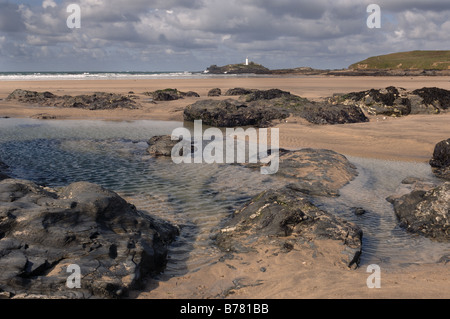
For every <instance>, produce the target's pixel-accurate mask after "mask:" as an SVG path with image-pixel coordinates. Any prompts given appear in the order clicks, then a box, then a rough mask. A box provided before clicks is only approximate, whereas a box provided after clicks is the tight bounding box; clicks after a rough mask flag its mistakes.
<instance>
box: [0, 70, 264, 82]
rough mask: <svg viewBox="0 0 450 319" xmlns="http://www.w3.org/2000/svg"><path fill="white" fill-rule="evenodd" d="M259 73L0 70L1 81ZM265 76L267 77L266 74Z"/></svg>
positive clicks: (227, 76) (189, 77)
mask: <svg viewBox="0 0 450 319" xmlns="http://www.w3.org/2000/svg"><path fill="white" fill-rule="evenodd" d="M263 76H264V75H257V74H209V73H207V71H180V72H133V71H121V72H0V81H46V80H47V81H55V80H56V81H59V80H115V79H116V80H147V79H148V80H149V79H204V78H233V77H240V78H242V77H244V78H250V77H263ZM264 77H267V75H265V76H264Z"/></svg>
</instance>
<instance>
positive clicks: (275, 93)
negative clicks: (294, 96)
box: [243, 89, 291, 102]
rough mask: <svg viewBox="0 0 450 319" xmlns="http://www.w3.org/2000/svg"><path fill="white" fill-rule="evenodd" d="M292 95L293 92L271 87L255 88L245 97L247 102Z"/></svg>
mask: <svg viewBox="0 0 450 319" xmlns="http://www.w3.org/2000/svg"><path fill="white" fill-rule="evenodd" d="M286 96H291V93H289V92H286V91H282V90H279V89H270V90H265V91H262V90H254V91H253V92H251V93H250V94H248V95H247V96H245V97H243V98H244V100H245V102H252V101H258V100H273V99H277V98H281V97H286Z"/></svg>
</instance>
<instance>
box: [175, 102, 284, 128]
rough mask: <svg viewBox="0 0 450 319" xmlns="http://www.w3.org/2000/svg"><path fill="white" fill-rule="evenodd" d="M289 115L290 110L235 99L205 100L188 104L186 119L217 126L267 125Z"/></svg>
mask: <svg viewBox="0 0 450 319" xmlns="http://www.w3.org/2000/svg"><path fill="white" fill-rule="evenodd" d="M287 117H289V112H288V111H286V110H282V109H279V108H263V107H258V106H248V105H245V104H241V103H239V102H237V101H234V100H224V101H215V100H203V101H198V102H196V103H194V104H191V105H189V106H187V107H186V108H185V110H184V120H185V121H188V122H193V121H195V120H202V121H203V123H204V124H206V125H210V126H216V127H243V126H256V127H267V126H270V125H271V122H272V121H274V120H282V119H286V118H287Z"/></svg>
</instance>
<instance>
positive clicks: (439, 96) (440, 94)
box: [413, 87, 450, 110]
mask: <svg viewBox="0 0 450 319" xmlns="http://www.w3.org/2000/svg"><path fill="white" fill-rule="evenodd" d="M413 94H416V95H418V96H420V97H421V98H422V99H423V104H426V105H432V106H433V107H434V108H436V109H442V110H447V109H448V108H449V107H450V91H449V90H444V89H439V88H436V87H432V88H422V89H419V90H415V91H413Z"/></svg>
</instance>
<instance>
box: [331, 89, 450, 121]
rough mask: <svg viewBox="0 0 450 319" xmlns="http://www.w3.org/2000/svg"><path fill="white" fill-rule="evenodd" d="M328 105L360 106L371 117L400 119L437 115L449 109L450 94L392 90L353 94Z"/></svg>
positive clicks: (420, 90) (435, 91)
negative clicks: (415, 115) (412, 115)
mask: <svg viewBox="0 0 450 319" xmlns="http://www.w3.org/2000/svg"><path fill="white" fill-rule="evenodd" d="M329 101H330V102H332V103H333V102H334V103H339V104H346V105H357V106H359V107H361V108H362V109H364V110H366V111H367V112H368V113H369V114H370V115H384V116H393V117H400V116H406V115H410V114H437V113H440V112H442V111H445V110H447V109H448V106H449V105H450V103H449V102H450V91H447V90H443V89H438V88H423V89H419V90H415V91H412V92H410V91H407V90H406V89H403V88H396V87H393V86H390V87H387V88H386V89H381V90H376V89H372V90H368V91H362V92H352V93H349V94H344V95H340V96H337V97H333V98H331V99H329Z"/></svg>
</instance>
